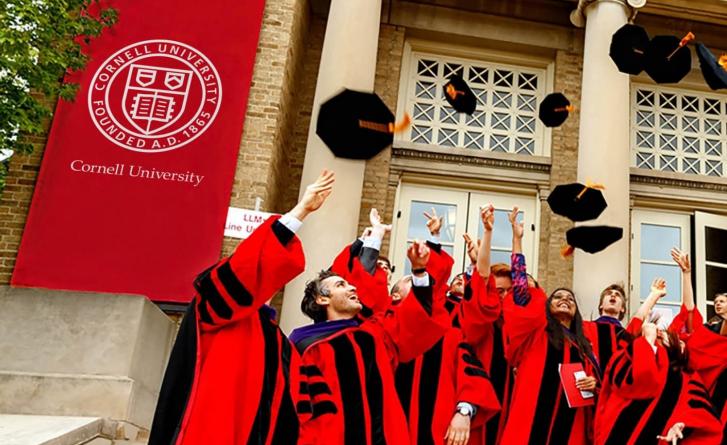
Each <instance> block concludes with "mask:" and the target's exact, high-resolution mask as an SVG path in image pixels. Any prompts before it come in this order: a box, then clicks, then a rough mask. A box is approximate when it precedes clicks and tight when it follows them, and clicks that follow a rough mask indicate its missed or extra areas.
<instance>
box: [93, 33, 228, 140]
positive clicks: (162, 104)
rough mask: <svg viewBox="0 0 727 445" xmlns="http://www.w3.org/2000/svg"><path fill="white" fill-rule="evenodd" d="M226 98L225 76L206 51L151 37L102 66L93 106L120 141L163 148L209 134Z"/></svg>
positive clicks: (99, 122) (96, 119) (99, 123)
mask: <svg viewBox="0 0 727 445" xmlns="http://www.w3.org/2000/svg"><path fill="white" fill-rule="evenodd" d="M221 100H222V85H221V83H220V78H219V75H218V74H217V70H216V69H215V66H214V65H213V64H212V62H211V61H210V60H209V59H208V58H207V57H205V55H204V54H202V53H201V52H199V51H197V50H196V49H195V48H193V47H191V46H189V45H185V44H184V43H180V42H175V41H172V40H145V41H143V42H138V43H134V44H132V45H129V46H127V47H125V48H122V49H120V50H118V51H117V52H116V53H114V54H113V55H111V56H110V57H109V58H108V59H106V61H104V63H103V64H101V66H100V67H99V68H98V70H96V73H95V74H94V76H93V79H92V80H91V85H90V87H89V91H88V111H89V113H90V114H91V119H92V120H93V123H94V124H95V125H96V128H98V130H99V131H100V132H101V133H102V134H103V135H104V136H105V137H106V138H107V139H108V140H110V141H111V142H113V143H114V144H116V145H118V146H120V147H122V148H125V149H127V150H133V151H138V152H143V153H157V152H163V151H169V150H174V149H176V148H179V147H182V146H184V145H186V144H188V143H190V142H192V141H193V140H194V139H196V138H197V137H199V136H200V135H201V134H202V133H204V132H205V131H206V130H207V129H208V128H209V127H210V126H211V125H212V123H213V121H214V120H215V117H216V116H217V112H218V111H219V109H220V102H221Z"/></svg>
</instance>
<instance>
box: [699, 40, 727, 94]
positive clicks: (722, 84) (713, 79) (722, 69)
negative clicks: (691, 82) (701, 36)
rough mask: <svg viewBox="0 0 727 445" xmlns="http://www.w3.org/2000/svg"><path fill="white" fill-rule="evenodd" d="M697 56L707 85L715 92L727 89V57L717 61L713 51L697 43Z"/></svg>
mask: <svg viewBox="0 0 727 445" xmlns="http://www.w3.org/2000/svg"><path fill="white" fill-rule="evenodd" d="M697 56H698V57H699V67H700V68H701V69H702V76H704V80H705V81H706V82H707V85H709V87H710V88H711V89H713V90H719V89H722V88H727V56H722V57H720V58H719V60H717V58H716V57H714V54H712V51H710V50H709V49H708V48H707V47H706V46H704V45H702V44H701V43H697Z"/></svg>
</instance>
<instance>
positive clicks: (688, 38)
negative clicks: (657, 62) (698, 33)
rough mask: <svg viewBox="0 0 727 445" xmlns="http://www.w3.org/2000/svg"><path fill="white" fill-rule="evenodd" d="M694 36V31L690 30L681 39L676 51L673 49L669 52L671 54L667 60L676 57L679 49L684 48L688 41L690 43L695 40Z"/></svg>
mask: <svg viewBox="0 0 727 445" xmlns="http://www.w3.org/2000/svg"><path fill="white" fill-rule="evenodd" d="M694 37H695V36H694V33H692V32H691V31H689V32H688V33H687V35H685V36H684V37H683V38H682V40H680V41H679V46H677V47H676V49H675V50H674V51H672V52H671V54H669V56H668V57H667V58H666V60H671V58H672V57H674V54H676V53H677V51H679V50H680V49H682V48H684V47H685V46H686V45H687V43H689V42H691V41H692V40H694Z"/></svg>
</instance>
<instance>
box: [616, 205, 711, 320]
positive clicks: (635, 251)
mask: <svg viewBox="0 0 727 445" xmlns="http://www.w3.org/2000/svg"><path fill="white" fill-rule="evenodd" d="M641 224H651V225H657V226H669V227H679V228H680V229H681V233H680V238H681V249H682V250H684V251H686V252H691V244H692V241H691V234H692V225H691V214H690V213H684V212H672V211H663V210H660V209H650V208H634V209H632V211H631V259H630V263H631V264H630V266H631V283H630V286H629V294H630V295H629V311H628V315H629V316H631V315H633V314H634V313H635V312H636V311H637V310H638V308H639V306H640V305H641V261H642V258H641ZM669 247H671V246H669ZM675 265H676V263H675ZM680 278H681V276H680ZM668 288H669V283H667V289H668ZM672 288H673V286H672ZM677 300H678V301H681V295H678V296H677ZM670 306H672V307H674V308H675V309H674V312H673V315H676V314H678V313H679V307H680V306H678V305H670ZM697 307H699V306H697ZM700 310H701V308H700Z"/></svg>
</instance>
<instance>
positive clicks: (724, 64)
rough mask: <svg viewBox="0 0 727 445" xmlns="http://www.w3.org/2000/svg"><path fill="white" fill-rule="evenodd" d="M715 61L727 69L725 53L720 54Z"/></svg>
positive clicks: (726, 55)
mask: <svg viewBox="0 0 727 445" xmlns="http://www.w3.org/2000/svg"><path fill="white" fill-rule="evenodd" d="M717 63H719V66H721V67H722V68H724V69H725V70H727V54H722V56H720V58H719V60H718V61H717Z"/></svg>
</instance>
